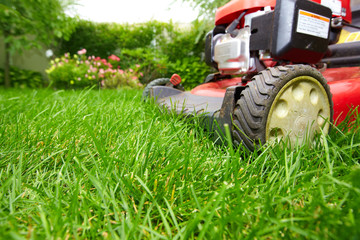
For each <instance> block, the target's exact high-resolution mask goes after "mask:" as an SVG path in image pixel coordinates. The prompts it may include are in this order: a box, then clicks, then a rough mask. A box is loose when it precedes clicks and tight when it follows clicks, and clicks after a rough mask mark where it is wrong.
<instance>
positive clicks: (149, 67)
mask: <svg viewBox="0 0 360 240" xmlns="http://www.w3.org/2000/svg"><path fill="white" fill-rule="evenodd" d="M120 56H121V58H122V59H126V61H124V62H123V67H124V68H130V67H132V66H134V64H140V66H141V67H140V69H139V71H141V72H142V73H143V76H142V77H141V78H140V79H141V82H142V83H148V82H150V81H152V80H154V79H156V78H160V77H165V76H168V75H169V74H171V72H170V70H169V68H168V64H169V61H168V58H167V56H165V55H164V54H161V53H159V52H158V51H156V50H154V49H151V48H137V49H123V50H122V51H121V54H120Z"/></svg>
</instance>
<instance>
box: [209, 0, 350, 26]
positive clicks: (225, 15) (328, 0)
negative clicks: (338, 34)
mask: <svg viewBox="0 0 360 240" xmlns="http://www.w3.org/2000/svg"><path fill="white" fill-rule="evenodd" d="M311 1H312V2H316V3H318V4H322V5H325V6H329V7H331V8H332V9H334V10H333V16H334V17H341V18H343V19H344V20H345V21H347V22H349V23H350V22H351V7H350V0H342V1H339V0H335V1H333V0H311ZM275 4H276V0H252V1H248V0H232V1H230V2H229V3H227V4H225V5H224V6H223V7H220V8H218V10H217V11H216V14H215V25H221V24H227V23H230V22H232V21H233V20H234V19H235V18H237V17H238V16H239V15H240V13H241V12H243V11H245V10H249V12H248V13H252V12H256V11H259V10H261V9H262V8H264V7H266V6H270V7H271V8H272V9H273V8H274V7H275Z"/></svg>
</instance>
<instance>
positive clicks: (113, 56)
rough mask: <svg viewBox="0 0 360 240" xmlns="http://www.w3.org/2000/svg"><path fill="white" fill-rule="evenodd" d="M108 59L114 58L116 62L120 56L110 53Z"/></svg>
mask: <svg viewBox="0 0 360 240" xmlns="http://www.w3.org/2000/svg"><path fill="white" fill-rule="evenodd" d="M108 59H110V60H114V61H117V62H119V61H120V58H119V57H118V56H116V55H114V54H112V55H110V56H109V57H108Z"/></svg>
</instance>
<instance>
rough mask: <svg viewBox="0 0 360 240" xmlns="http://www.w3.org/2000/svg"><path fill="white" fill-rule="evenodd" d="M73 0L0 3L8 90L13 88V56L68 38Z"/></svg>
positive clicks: (17, 0) (73, 23)
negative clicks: (68, 10) (67, 11)
mask: <svg viewBox="0 0 360 240" xmlns="http://www.w3.org/2000/svg"><path fill="white" fill-rule="evenodd" d="M72 4H74V2H72V1H64V0H0V35H2V36H3V37H4V42H5V69H4V70H5V87H10V57H11V55H12V54H14V53H15V52H18V53H21V52H22V50H24V49H29V48H33V47H36V48H41V44H44V45H46V46H54V45H56V41H54V40H55V39H56V38H65V39H67V38H69V37H70V34H71V32H72V30H73V29H74V27H75V19H73V18H70V17H68V16H67V15H66V14H65V10H66V9H67V7H69V6H70V5H72Z"/></svg>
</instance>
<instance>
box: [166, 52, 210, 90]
mask: <svg viewBox="0 0 360 240" xmlns="http://www.w3.org/2000/svg"><path fill="white" fill-rule="evenodd" d="M168 67H169V72H172V73H177V74H178V75H180V77H181V78H182V85H183V86H184V87H185V88H186V89H189V88H194V87H196V86H197V85H198V84H199V83H202V82H203V81H204V79H205V77H206V76H207V75H208V74H209V73H211V69H210V68H209V66H207V65H206V63H204V61H202V60H201V59H200V58H199V57H187V58H184V59H183V60H177V61H176V62H174V63H169V65H168Z"/></svg>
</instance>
